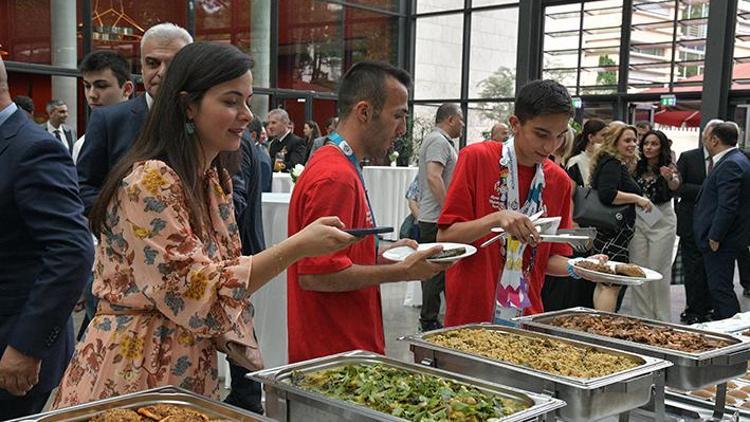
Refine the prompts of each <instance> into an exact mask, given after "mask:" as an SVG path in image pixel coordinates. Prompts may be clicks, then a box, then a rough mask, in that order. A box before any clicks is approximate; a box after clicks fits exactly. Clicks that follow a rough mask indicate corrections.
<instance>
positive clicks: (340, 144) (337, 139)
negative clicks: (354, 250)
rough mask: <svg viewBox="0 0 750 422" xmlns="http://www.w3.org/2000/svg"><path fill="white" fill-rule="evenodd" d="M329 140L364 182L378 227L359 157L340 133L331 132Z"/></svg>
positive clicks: (368, 203) (369, 206)
mask: <svg viewBox="0 0 750 422" xmlns="http://www.w3.org/2000/svg"><path fill="white" fill-rule="evenodd" d="M328 140H329V141H331V143H332V144H333V145H335V146H336V148H338V149H339V151H341V152H342V153H343V154H344V156H346V158H347V159H348V160H349V163H350V164H351V165H352V166H353V167H354V170H356V171H357V176H359V181H360V182H362V189H364V191H365V199H366V200H367V208H368V209H369V210H370V218H371V219H372V225H373V227H377V224H375V213H374V212H373V211H372V204H371V203H370V195H368V193H367V186H365V178H364V176H363V175H362V166H360V165H359V160H357V156H356V155H354V150H352V147H351V146H349V143H348V142H346V139H344V137H342V136H341V135H340V134H339V133H338V132H331V133H330V134H328ZM376 239H377V237H376Z"/></svg>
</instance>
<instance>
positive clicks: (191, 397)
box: [12, 386, 272, 422]
mask: <svg viewBox="0 0 750 422" xmlns="http://www.w3.org/2000/svg"><path fill="white" fill-rule="evenodd" d="M152 404H175V405H179V406H181V407H186V408H189V409H192V410H196V411H198V412H201V413H203V414H205V415H207V416H208V417H209V418H211V419H225V420H233V421H241V422H254V421H258V422H271V421H272V419H268V418H266V417H263V416H261V415H258V414H255V413H251V412H248V411H247V410H243V409H238V408H236V407H234V406H230V405H227V404H224V403H221V402H218V401H216V400H211V399H209V398H206V397H203V396H201V395H198V394H195V393H193V392H191V391H188V390H185V389H182V388H179V387H173V386H169V387H160V388H154V389H151V390H144V391H139V392H137V393H131V394H125V395H122V396H117V397H112V398H108V399H104V400H99V401H94V402H90V403H84V404H79V405H76V406H71V407H66V408H64V409H58V410H53V411H51V412H46V413H40V414H38V415H32V416H25V417H23V418H19V419H15V420H14V421H12V422H21V421H24V422H25V421H29V422H31V421H34V422H78V421H87V420H89V419H91V418H92V417H94V416H95V415H96V414H97V413H100V412H102V411H105V410H109V409H136V408H139V407H143V406H149V405H152Z"/></svg>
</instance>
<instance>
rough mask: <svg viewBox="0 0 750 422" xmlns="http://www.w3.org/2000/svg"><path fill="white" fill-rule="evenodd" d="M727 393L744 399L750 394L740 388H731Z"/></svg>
mask: <svg viewBox="0 0 750 422" xmlns="http://www.w3.org/2000/svg"><path fill="white" fill-rule="evenodd" d="M727 394H728V395H730V396H732V397H736V398H738V399H743V400H744V399H747V398H748V397H749V396H750V395H748V394H747V393H746V392H744V391H742V390H739V389H734V390H729V391H727Z"/></svg>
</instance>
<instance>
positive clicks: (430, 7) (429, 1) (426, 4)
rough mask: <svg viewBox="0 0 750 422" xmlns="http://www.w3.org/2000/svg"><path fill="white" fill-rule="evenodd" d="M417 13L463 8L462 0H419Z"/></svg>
mask: <svg viewBox="0 0 750 422" xmlns="http://www.w3.org/2000/svg"><path fill="white" fill-rule="evenodd" d="M416 3H417V13H429V12H442V11H445V10H456V9H463V8H464V2H463V1H460V0H417V1H416Z"/></svg>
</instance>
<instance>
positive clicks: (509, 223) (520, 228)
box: [497, 210, 540, 246]
mask: <svg viewBox="0 0 750 422" xmlns="http://www.w3.org/2000/svg"><path fill="white" fill-rule="evenodd" d="M497 224H498V225H499V226H500V227H502V228H503V229H504V230H505V232H506V233H508V234H510V235H511V236H513V237H515V238H516V239H518V240H520V241H521V242H523V243H529V244H531V245H532V246H534V245H536V243H537V242H538V241H539V239H540V236H539V231H538V230H537V228H536V227H534V223H532V222H531V219H529V217H528V216H526V215H524V214H521V213H520V212H517V211H511V210H503V211H498V212H497Z"/></svg>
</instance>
